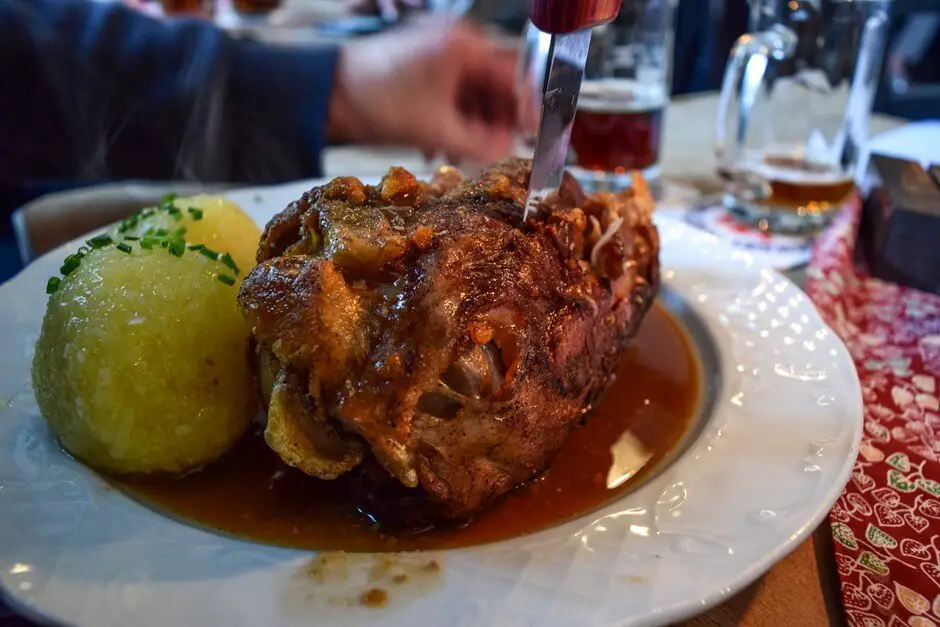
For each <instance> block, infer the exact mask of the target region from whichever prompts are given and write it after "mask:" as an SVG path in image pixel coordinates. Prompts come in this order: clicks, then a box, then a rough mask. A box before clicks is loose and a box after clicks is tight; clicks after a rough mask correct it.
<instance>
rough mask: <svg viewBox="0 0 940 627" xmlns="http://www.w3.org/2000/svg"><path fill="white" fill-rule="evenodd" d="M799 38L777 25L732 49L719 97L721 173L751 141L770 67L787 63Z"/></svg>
mask: <svg viewBox="0 0 940 627" xmlns="http://www.w3.org/2000/svg"><path fill="white" fill-rule="evenodd" d="M796 43H797V35H796V33H794V32H793V31H792V30H791V29H790V28H788V27H786V26H784V25H781V24H776V25H774V26H772V27H771V28H769V29H767V30H765V31H762V32H759V33H754V34H747V35H741V37H739V38H738V40H737V42H735V44H734V47H733V48H732V49H731V55H730V56H729V57H728V64H727V66H726V67H725V75H724V78H723V80H722V84H721V95H720V96H719V98H718V116H717V118H716V120H715V156H716V158H717V161H718V167H719V171H721V170H722V169H723V168H726V167H730V166H732V164H733V163H734V162H735V160H736V159H737V157H738V155H739V154H740V153H741V151H742V149H743V148H744V145H745V142H746V140H747V136H748V131H749V125H750V123H751V111H752V109H753V107H754V103H755V102H756V101H757V98H758V96H759V95H760V92H761V89H762V88H763V87H764V79H765V77H766V76H767V68H768V67H769V66H770V64H771V63H775V62H779V61H784V60H786V59H788V58H790V57H791V56H792V55H793V52H794V50H795V49H796Z"/></svg>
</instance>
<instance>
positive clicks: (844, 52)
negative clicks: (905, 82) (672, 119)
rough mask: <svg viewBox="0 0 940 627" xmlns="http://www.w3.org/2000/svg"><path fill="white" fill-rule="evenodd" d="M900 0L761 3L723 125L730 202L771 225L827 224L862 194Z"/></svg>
mask: <svg viewBox="0 0 940 627" xmlns="http://www.w3.org/2000/svg"><path fill="white" fill-rule="evenodd" d="M889 2H890V0H752V2H751V15H750V25H751V29H752V32H751V33H750V34H747V35H743V36H741V38H740V39H738V41H737V43H736V44H735V46H734V48H733V50H732V52H731V56H730V57H729V60H728V65H727V68H726V69H725V75H724V81H723V83H722V89H721V96H720V99H719V105H718V116H717V120H716V126H715V153H716V159H717V165H718V173H719V175H720V176H721V177H722V178H723V179H724V180H725V192H724V197H723V202H724V205H725V207H726V208H727V209H728V211H729V212H730V213H731V214H732V215H733V216H734V217H736V218H738V219H739V220H740V221H743V222H746V223H749V224H752V225H754V226H756V227H757V228H759V229H761V230H764V231H778V232H801V231H812V230H816V229H818V228H820V227H822V226H824V225H825V224H826V223H827V222H828V220H829V217H830V215H831V213H832V211H833V210H834V209H835V208H838V207H839V206H840V205H841V204H842V203H843V202H844V201H845V200H846V198H847V197H849V196H850V195H851V194H852V192H853V190H854V183H853V176H854V174H855V171H854V170H855V165H856V162H857V161H858V158H859V151H860V149H861V147H862V145H863V144H864V143H865V141H866V140H867V138H868V122H869V118H870V117H871V109H872V102H873V99H874V96H875V90H876V88H877V83H878V76H879V73H880V70H881V62H882V56H883V52H884V45H885V37H886V33H887V25H888V5H889Z"/></svg>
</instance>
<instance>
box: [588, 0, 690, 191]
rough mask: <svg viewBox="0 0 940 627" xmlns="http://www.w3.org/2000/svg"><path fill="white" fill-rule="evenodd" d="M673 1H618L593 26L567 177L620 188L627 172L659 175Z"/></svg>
mask: <svg viewBox="0 0 940 627" xmlns="http://www.w3.org/2000/svg"><path fill="white" fill-rule="evenodd" d="M675 5H676V0H623V4H622V5H621V9H620V15H619V16H618V17H617V19H616V20H615V21H614V22H612V23H610V24H605V25H604V26H599V27H597V28H595V29H594V31H593V34H592V36H591V49H590V52H589V53H588V60H587V64H586V66H585V74H584V81H583V82H582V83H581V95H580V97H579V99H578V112H577V115H576V116H575V119H574V125H573V127H572V130H571V151H572V153H573V159H574V164H575V165H574V166H573V167H571V168H570V170H571V172H572V174H574V175H575V177H576V178H577V179H578V180H579V181H580V182H581V183H582V184H583V185H584V186H585V187H586V188H588V189H595V190H596V189H620V188H622V187H625V186H627V185H629V184H630V173H631V171H633V170H640V171H641V172H642V173H643V174H644V176H645V177H646V178H647V180H651V181H655V179H657V178H658V177H659V159H660V155H659V152H660V145H661V131H662V125H663V114H664V111H665V109H666V105H667V104H668V102H669V84H670V78H671V66H672V45H673V17H674V13H675V10H674V9H675Z"/></svg>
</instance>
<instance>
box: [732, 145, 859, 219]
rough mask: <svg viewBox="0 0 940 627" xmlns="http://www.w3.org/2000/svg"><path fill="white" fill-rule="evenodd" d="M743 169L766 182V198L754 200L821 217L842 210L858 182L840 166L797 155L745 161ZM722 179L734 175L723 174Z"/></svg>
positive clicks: (766, 204) (756, 203) (756, 202)
mask: <svg viewBox="0 0 940 627" xmlns="http://www.w3.org/2000/svg"><path fill="white" fill-rule="evenodd" d="M743 165H744V168H743V169H744V170H747V171H748V172H751V173H753V174H754V175H757V176H758V177H760V179H761V180H762V181H763V182H764V183H766V186H767V192H769V193H768V194H767V195H766V196H764V197H763V198H761V199H759V200H752V201H751V202H752V203H753V204H755V205H761V206H764V207H766V208H767V209H769V210H784V211H794V212H798V213H800V214H801V215H802V214H804V213H810V214H821V213H826V212H828V211H830V210H832V209H834V208H837V207H839V206H840V205H841V204H842V203H843V202H845V200H846V199H847V198H848V197H849V195H850V194H851V193H852V192H853V191H854V189H855V183H854V182H853V180H852V177H851V176H849V175H848V174H847V173H846V172H845V171H844V170H843V169H842V168H840V167H839V166H833V165H829V164H823V163H814V162H811V161H808V160H806V159H805V158H801V157H798V156H790V155H780V154H776V155H775V154H769V155H764V157H763V158H762V159H761V160H760V161H758V162H750V163H749V162H748V161H745V162H744V164H743ZM722 175H723V177H725V178H731V176H730V175H729V174H728V173H726V172H722Z"/></svg>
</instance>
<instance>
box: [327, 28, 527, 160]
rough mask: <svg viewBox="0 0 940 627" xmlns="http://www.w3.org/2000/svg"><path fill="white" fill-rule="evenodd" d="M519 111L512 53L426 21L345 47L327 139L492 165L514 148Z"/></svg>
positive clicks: (476, 33)
mask: <svg viewBox="0 0 940 627" xmlns="http://www.w3.org/2000/svg"><path fill="white" fill-rule="evenodd" d="M516 112H517V103H516V91H515V51H513V50H505V49H502V48H499V47H498V46H497V45H496V44H495V43H493V42H492V41H491V40H490V39H488V38H487V37H486V35H485V34H484V33H483V32H482V31H481V30H479V29H478V28H475V27H473V26H469V25H466V24H459V23H453V22H448V21H445V20H442V19H434V18H426V19H422V20H416V21H415V22H414V23H412V24H410V25H406V26H405V27H403V28H401V29H399V30H395V31H389V32H388V33H385V34H382V35H378V36H375V37H370V38H365V39H359V40H355V41H353V42H351V43H349V44H347V45H346V46H345V47H344V48H343V49H342V51H341V53H340V58H339V62H338V65H337V69H336V78H335V79H334V85H333V97H332V100H331V105H330V126H329V136H330V139H331V140H332V141H346V142H356V143H373V144H399V145H410V146H414V147H416V148H420V149H421V150H423V151H424V152H425V153H426V154H442V153H443V154H446V155H448V156H449V157H450V158H451V159H453V160H463V159H466V160H470V161H475V162H481V163H491V162H493V161H496V160H498V159H500V158H503V157H505V156H506V155H508V154H509V152H510V150H511V149H512V141H513V135H514V132H515V128H516Z"/></svg>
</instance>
